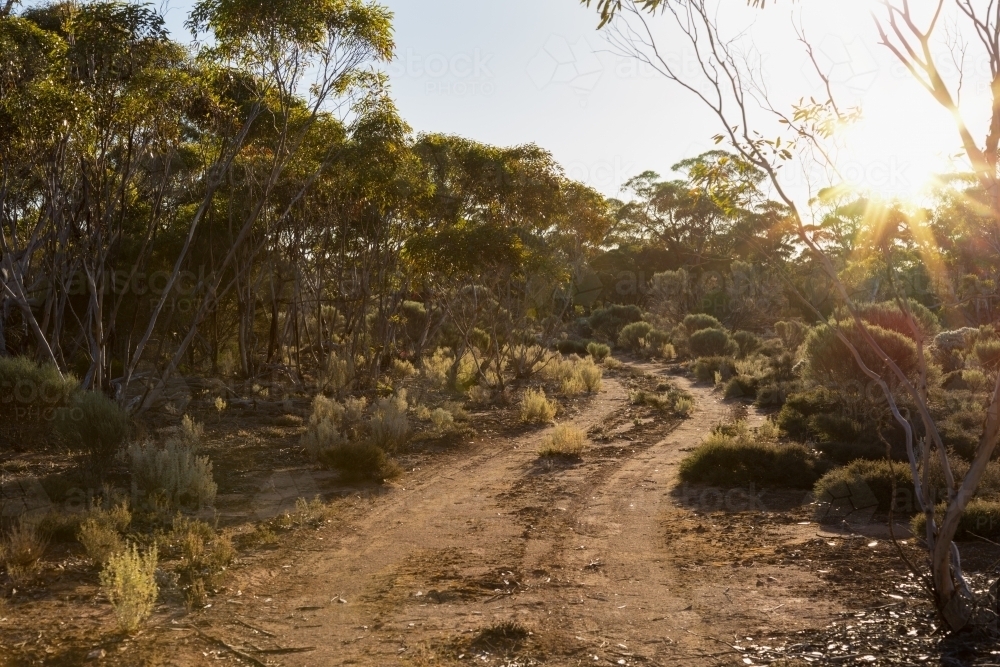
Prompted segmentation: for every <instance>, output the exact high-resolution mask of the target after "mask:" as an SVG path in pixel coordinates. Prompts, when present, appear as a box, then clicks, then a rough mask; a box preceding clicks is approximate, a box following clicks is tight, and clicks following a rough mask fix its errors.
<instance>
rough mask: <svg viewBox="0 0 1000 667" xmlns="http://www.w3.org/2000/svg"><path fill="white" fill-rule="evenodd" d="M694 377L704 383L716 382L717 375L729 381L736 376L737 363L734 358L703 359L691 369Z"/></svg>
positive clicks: (697, 361)
mask: <svg viewBox="0 0 1000 667" xmlns="http://www.w3.org/2000/svg"><path fill="white" fill-rule="evenodd" d="M691 370H692V371H693V372H694V376H695V377H696V378H698V379H699V380H701V381H702V382H714V381H715V374H716V373H718V374H719V375H720V376H722V379H723V380H729V378H731V377H732V376H733V375H735V374H736V361H735V360H734V359H733V358H732V357H702V358H700V359H697V360H696V361H695V362H694V365H693V366H692V367H691Z"/></svg>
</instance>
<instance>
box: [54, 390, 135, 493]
mask: <svg viewBox="0 0 1000 667" xmlns="http://www.w3.org/2000/svg"><path fill="white" fill-rule="evenodd" d="M52 426H53V432H54V435H55V437H56V439H57V440H58V441H59V442H60V443H62V444H63V445H64V446H65V447H67V448H69V449H71V450H74V451H81V452H84V454H85V455H86V457H87V467H88V472H90V473H91V474H92V475H94V476H96V477H97V478H99V479H103V478H104V475H105V474H106V473H107V470H108V467H109V466H110V465H111V461H112V460H113V459H114V457H115V456H116V455H117V454H118V452H119V451H120V450H121V448H122V446H123V445H124V444H125V441H126V440H127V439H128V436H129V433H130V431H131V420H130V419H129V416H128V414H127V413H126V412H125V411H124V410H122V409H121V408H120V407H119V406H118V404H117V403H115V402H114V401H112V400H111V399H110V398H108V397H107V396H105V395H104V394H101V393H99V392H95V391H81V392H77V393H76V394H74V395H73V398H72V399H71V400H70V404H69V410H66V411H63V412H61V413H60V415H59V417H58V418H57V419H55V420H54V421H53V423H52Z"/></svg>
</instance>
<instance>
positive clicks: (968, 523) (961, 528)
mask: <svg viewBox="0 0 1000 667" xmlns="http://www.w3.org/2000/svg"><path fill="white" fill-rule="evenodd" d="M943 518H944V507H939V508H938V510H937V520H938V525H940V522H941V520H942V519H943ZM910 530H912V531H913V534H914V535H920V536H923V535H926V534H927V517H926V516H925V515H923V514H917V515H916V516H914V517H913V520H912V521H911V522H910ZM983 538H985V539H987V540H992V541H994V542H996V541H998V540H1000V502H998V501H995V500H979V499H976V500H973V501H972V502H970V503H969V504H968V506H967V507H966V508H965V511H964V512H962V518H961V519H960V520H959V524H958V531H957V532H956V533H955V539H956V540H957V541H960V542H961V541H980V540H981V539H983Z"/></svg>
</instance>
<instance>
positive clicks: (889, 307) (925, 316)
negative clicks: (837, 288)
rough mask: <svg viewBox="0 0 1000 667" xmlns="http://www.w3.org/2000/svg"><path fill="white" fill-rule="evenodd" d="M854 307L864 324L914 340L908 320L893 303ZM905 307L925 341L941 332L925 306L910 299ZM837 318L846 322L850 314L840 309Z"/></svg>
mask: <svg viewBox="0 0 1000 667" xmlns="http://www.w3.org/2000/svg"><path fill="white" fill-rule="evenodd" d="M856 306H857V310H858V314H859V315H860V316H861V319H863V320H864V321H865V322H868V323H869V324H873V325H875V326H878V327H881V328H883V329H887V330H889V331H895V332H896V333H900V334H902V335H904V336H906V337H907V338H910V339H914V333H913V329H912V327H911V326H910V318H909V317H908V316H907V314H906V313H905V312H903V310H902V309H901V308H900V307H899V304H897V303H896V302H895V301H882V302H879V303H859V304H856ZM906 307H907V309H908V310H909V311H910V315H912V316H913V319H914V320H915V321H916V325H917V330H918V331H920V332H921V333H922V335H923V337H924V338H925V340H928V341H930V340H931V339H933V338H934V336H936V335H937V333H938V332H940V331H941V323H940V322H939V321H938V318H937V316H936V315H935V314H934V313H932V312H931V311H930V309H928V308H927V306H925V305H923V304H921V303H919V302H917V301H914V300H913V299H910V300H909V301H908V302H907V306H906ZM837 317H838V319H841V320H846V319H850V314H849V313H848V312H847V309H845V308H841V309H840V310H839V311H838V313H837Z"/></svg>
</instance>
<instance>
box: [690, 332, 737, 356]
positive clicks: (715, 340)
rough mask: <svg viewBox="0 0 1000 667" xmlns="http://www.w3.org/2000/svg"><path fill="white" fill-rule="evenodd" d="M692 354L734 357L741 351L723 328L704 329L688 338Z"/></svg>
mask: <svg viewBox="0 0 1000 667" xmlns="http://www.w3.org/2000/svg"><path fill="white" fill-rule="evenodd" d="M688 347H689V348H690V349H691V354H693V355H694V356H696V357H732V356H735V355H736V354H737V353H739V351H740V348H739V345H737V344H736V342H735V341H733V339H732V338H731V337H730V335H729V333H728V332H727V331H724V330H722V329H702V330H701V331H696V332H695V333H693V334H691V337H690V338H689V339H688Z"/></svg>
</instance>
